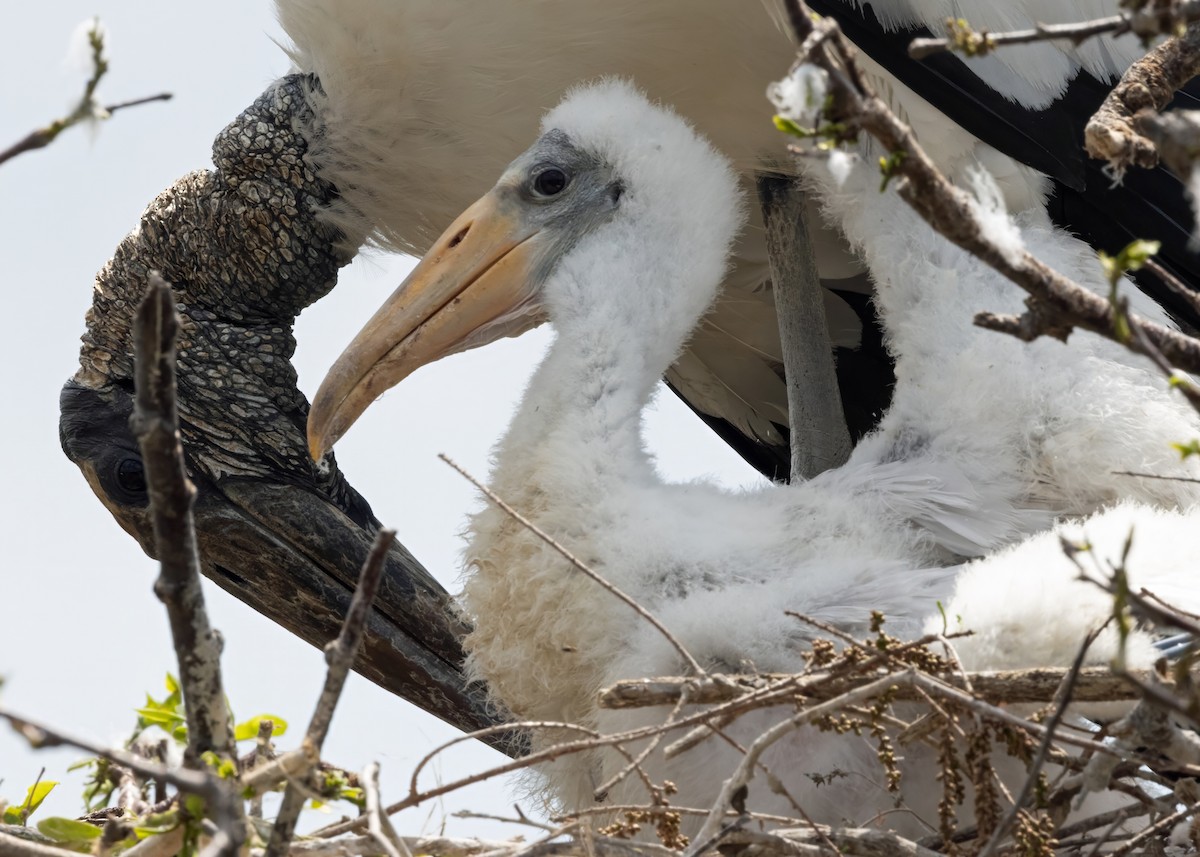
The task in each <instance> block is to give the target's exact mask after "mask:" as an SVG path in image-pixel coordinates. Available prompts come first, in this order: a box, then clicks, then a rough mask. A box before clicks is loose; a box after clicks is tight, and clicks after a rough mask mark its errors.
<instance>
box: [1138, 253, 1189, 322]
mask: <svg viewBox="0 0 1200 857" xmlns="http://www.w3.org/2000/svg"><path fill="white" fill-rule="evenodd" d="M1142 267H1144V268H1146V269H1147V270H1148V271H1150V272H1151V273H1153V274H1154V276H1156V277H1158V278H1159V279H1160V280H1162V281H1163V284H1164V285H1166V287H1167V288H1168V289H1170V290H1171V291H1172V292H1174V293H1175V295H1176V296H1177V297H1179V298H1181V299H1182V300H1183V301H1184V303H1186V304H1187V305H1188V307H1190V308H1191V310H1192V312H1193V313H1195V314H1196V315H1197V316H1200V293H1197V292H1195V291H1193V290H1192V289H1191V288H1189V287H1188V285H1187V283H1185V282H1184V281H1183V280H1181V279H1179V278H1178V277H1177V276H1175V275H1174V274H1172V273H1171V272H1170V271H1168V270H1167V269H1166V268H1164V267H1163V266H1162V265H1160V264H1158V262H1156V261H1154V259H1153V258H1149V259H1147V260H1146V261H1145V262H1143V263H1142Z"/></svg>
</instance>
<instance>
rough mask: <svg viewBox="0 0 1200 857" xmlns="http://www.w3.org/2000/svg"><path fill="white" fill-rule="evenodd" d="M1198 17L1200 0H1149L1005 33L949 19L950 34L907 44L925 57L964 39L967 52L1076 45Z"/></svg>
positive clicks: (1145, 34)
mask: <svg viewBox="0 0 1200 857" xmlns="http://www.w3.org/2000/svg"><path fill="white" fill-rule="evenodd" d="M1197 18H1200V2H1195V0H1193V2H1186V3H1180V4H1178V5H1177V6H1176V8H1175V9H1174V10H1172V12H1171V13H1170V14H1164V12H1163V11H1162V10H1161V7H1159V6H1158V5H1154V4H1149V5H1147V6H1146V8H1144V9H1138V10H1131V11H1127V12H1121V13H1120V14H1117V15H1110V16H1109V17H1107V18H1096V19H1094V20H1090V21H1079V22H1076V23H1069V24H1041V23H1038V24H1035V25H1034V26H1033V27H1032V28H1030V29H1027V30H1011V31H1008V32H1003V33H992V32H989V31H987V30H981V31H979V32H978V33H974V32H971V33H963V32H962V29H961V28H960V27H959V25H958V22H956V21H951V22H948V24H949V26H950V27H951V28H952V29H951V36H950V37H949V38H943V39H936V38H931V39H913V40H912V41H911V42H910V43H909V45H908V55H909V56H910V57H912V58H913V59H925V58H926V57H928V56H932V55H933V54H938V53H944V52H945V51H952V50H955V49H962V48H964V42H966V43H967V45H969V47H967V48H966V50H965V52H966V53H969V54H971V55H972V56H979V55H983V54H987V53H990V52H991V51H992V50H994V49H995V48H998V47H1003V46H1005V45H1027V44H1030V43H1032V42H1049V41H1069V42H1071V44H1073V45H1079V44H1081V43H1083V42H1085V41H1087V40H1088V39H1090V38H1092V37H1094V36H1099V35H1103V34H1105V33H1107V34H1109V35H1111V36H1114V37H1116V36H1121V35H1124V34H1125V33H1136V34H1138V35H1139V36H1141V37H1142V38H1144V39H1145V38H1151V37H1153V36H1156V35H1159V34H1160V33H1164V32H1169V31H1170V30H1169V29H1168V28H1169V27H1170V26H1171V25H1173V24H1175V23H1177V22H1180V21H1184V22H1190V21H1195V20H1196V19H1197Z"/></svg>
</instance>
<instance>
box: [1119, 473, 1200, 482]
mask: <svg viewBox="0 0 1200 857" xmlns="http://www.w3.org/2000/svg"><path fill="white" fill-rule="evenodd" d="M1112 474H1113V476H1136V477H1138V478H1139V479H1162V480H1164V481H1166V482H1194V483H1200V479H1196V478H1195V477H1192V476H1163V475H1162V474H1161V473H1138V472H1137V471H1136V470H1114V471H1113V472H1112Z"/></svg>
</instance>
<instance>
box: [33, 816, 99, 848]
mask: <svg viewBox="0 0 1200 857" xmlns="http://www.w3.org/2000/svg"><path fill="white" fill-rule="evenodd" d="M37 829H38V832H39V833H41V834H42V835H43V836H49V837H50V838H51V839H53V840H54V841H55V842H66V843H69V844H74V843H87V842H91V841H92V840H93V839H98V838H99V837H100V833H101V830H100V828H99V827H96V825H94V824H88V823H87V822H85V821H76V820H75V819H73V818H59V817H57V816H52V817H50V818H46V819H43V820H41V821H39V822H38V826H37Z"/></svg>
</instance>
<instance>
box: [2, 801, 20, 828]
mask: <svg viewBox="0 0 1200 857" xmlns="http://www.w3.org/2000/svg"><path fill="white" fill-rule="evenodd" d="M2 817H3V819H4V823H5V824H15V825H17V826H18V827H20V826H21V825H23V824H24V823H25V815H24V813H22V812H21V807H19V806H6V807H4V815H3V816H2Z"/></svg>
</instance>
